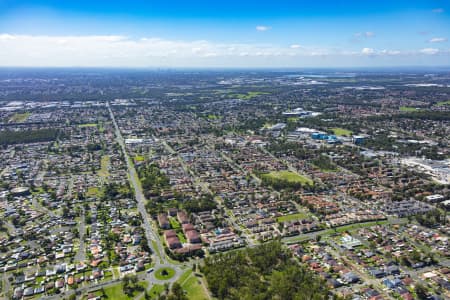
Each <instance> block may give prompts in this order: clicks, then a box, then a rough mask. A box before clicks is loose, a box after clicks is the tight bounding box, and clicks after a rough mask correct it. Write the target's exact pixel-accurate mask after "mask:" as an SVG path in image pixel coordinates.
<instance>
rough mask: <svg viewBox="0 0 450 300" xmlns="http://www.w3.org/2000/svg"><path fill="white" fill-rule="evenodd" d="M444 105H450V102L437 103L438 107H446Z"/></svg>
mask: <svg viewBox="0 0 450 300" xmlns="http://www.w3.org/2000/svg"><path fill="white" fill-rule="evenodd" d="M444 105H450V100H448V101H440V102H438V103H437V106H444Z"/></svg>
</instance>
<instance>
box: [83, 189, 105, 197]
mask: <svg viewBox="0 0 450 300" xmlns="http://www.w3.org/2000/svg"><path fill="white" fill-rule="evenodd" d="M100 194H101V193H100V189H99V188H98V187H96V186H90V187H88V189H87V192H86V196H88V197H92V196H100Z"/></svg>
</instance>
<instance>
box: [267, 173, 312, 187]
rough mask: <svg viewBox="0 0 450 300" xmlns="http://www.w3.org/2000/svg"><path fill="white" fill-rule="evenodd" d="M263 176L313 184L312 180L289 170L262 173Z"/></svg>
mask: <svg viewBox="0 0 450 300" xmlns="http://www.w3.org/2000/svg"><path fill="white" fill-rule="evenodd" d="M262 176H263V177H268V178H273V179H279V180H284V181H288V182H298V183H301V184H309V185H313V184H314V182H313V181H312V180H311V179H310V178H308V177H306V176H303V175H300V174H297V173H294V172H291V171H277V172H275V171H274V172H270V173H267V174H263V175H262Z"/></svg>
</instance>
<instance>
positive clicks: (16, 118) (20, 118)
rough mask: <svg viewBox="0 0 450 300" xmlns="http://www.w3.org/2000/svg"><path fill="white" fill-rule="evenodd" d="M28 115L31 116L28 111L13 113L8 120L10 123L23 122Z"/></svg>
mask: <svg viewBox="0 0 450 300" xmlns="http://www.w3.org/2000/svg"><path fill="white" fill-rule="evenodd" d="M29 116H31V113H29V112H26V113H15V114H14V115H12V116H11V117H10V118H9V122H12V123H21V122H25V120H26V119H28V117H29Z"/></svg>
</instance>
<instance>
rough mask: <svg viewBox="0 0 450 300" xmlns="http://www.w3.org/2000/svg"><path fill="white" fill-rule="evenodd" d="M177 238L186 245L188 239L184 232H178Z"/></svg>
mask: <svg viewBox="0 0 450 300" xmlns="http://www.w3.org/2000/svg"><path fill="white" fill-rule="evenodd" d="M177 237H178V238H179V239H180V242H181V243H183V244H184V243H186V238H185V237H184V234H183V233H182V232H178V233H177Z"/></svg>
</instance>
